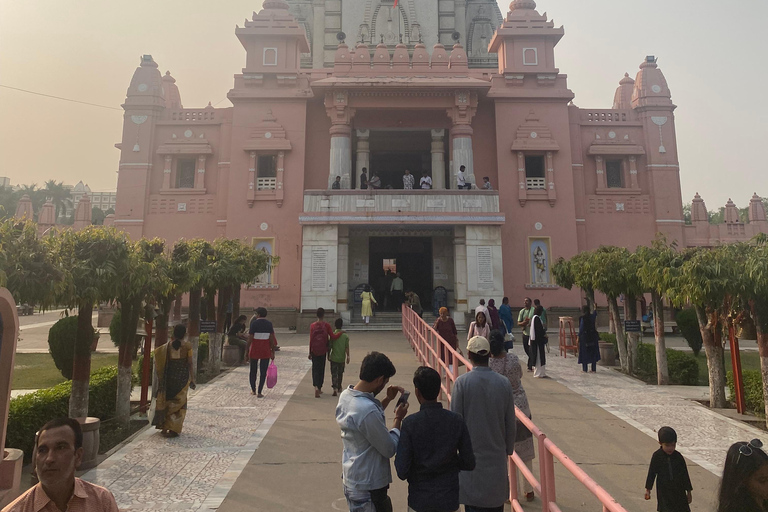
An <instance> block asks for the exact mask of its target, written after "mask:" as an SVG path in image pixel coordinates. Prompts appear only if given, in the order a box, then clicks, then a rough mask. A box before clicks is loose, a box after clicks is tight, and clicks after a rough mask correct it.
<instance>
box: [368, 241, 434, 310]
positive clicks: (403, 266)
mask: <svg viewBox="0 0 768 512" xmlns="http://www.w3.org/2000/svg"><path fill="white" fill-rule="evenodd" d="M368 254H369V261H368V268H369V273H370V275H369V283H370V284H371V287H372V288H373V289H374V296H375V297H377V300H378V301H379V310H380V311H398V310H399V305H398V304H397V296H396V294H392V293H390V288H391V285H392V280H393V279H394V276H395V274H396V273H399V274H400V277H401V279H402V280H403V291H409V290H412V291H414V292H416V294H417V295H418V296H419V298H420V299H421V305H422V307H423V308H424V309H425V310H426V311H429V310H430V309H431V304H432V238H430V237H412V236H408V237H371V238H370V239H369V250H368Z"/></svg>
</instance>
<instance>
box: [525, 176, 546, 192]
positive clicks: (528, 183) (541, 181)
mask: <svg viewBox="0 0 768 512" xmlns="http://www.w3.org/2000/svg"><path fill="white" fill-rule="evenodd" d="M525 188H527V189H528V190H544V189H546V188H547V180H546V179H545V178H525Z"/></svg>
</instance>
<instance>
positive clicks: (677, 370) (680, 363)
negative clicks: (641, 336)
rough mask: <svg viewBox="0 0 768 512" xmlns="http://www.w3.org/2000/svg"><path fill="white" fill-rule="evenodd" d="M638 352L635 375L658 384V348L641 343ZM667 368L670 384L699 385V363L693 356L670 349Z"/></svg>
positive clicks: (668, 350)
mask: <svg viewBox="0 0 768 512" xmlns="http://www.w3.org/2000/svg"><path fill="white" fill-rule="evenodd" d="M637 352H638V358H637V364H636V365H635V375H637V376H638V377H640V378H641V379H643V380H645V381H649V382H656V379H657V373H656V346H655V345H652V344H650V343H641V344H640V345H639V346H638V351H637ZM667 368H668V369H669V382H670V383H671V384H678V385H682V386H696V385H698V383H699V363H698V361H696V358H695V357H694V356H693V355H691V354H686V353H685V352H681V351H679V350H674V349H671V348H668V349H667Z"/></svg>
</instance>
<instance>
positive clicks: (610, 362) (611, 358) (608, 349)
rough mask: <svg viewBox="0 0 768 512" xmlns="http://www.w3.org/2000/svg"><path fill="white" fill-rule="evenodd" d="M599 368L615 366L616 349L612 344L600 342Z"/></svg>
mask: <svg viewBox="0 0 768 512" xmlns="http://www.w3.org/2000/svg"><path fill="white" fill-rule="evenodd" d="M599 346H600V361H599V362H598V363H597V364H599V365H600V366H616V348H615V347H614V346H613V343H606V342H604V341H601V342H600V344H599Z"/></svg>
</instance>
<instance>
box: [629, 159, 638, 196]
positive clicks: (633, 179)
mask: <svg viewBox="0 0 768 512" xmlns="http://www.w3.org/2000/svg"><path fill="white" fill-rule="evenodd" d="M629 188H634V189H638V188H640V185H638V183H637V157H635V156H631V157H629Z"/></svg>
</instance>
